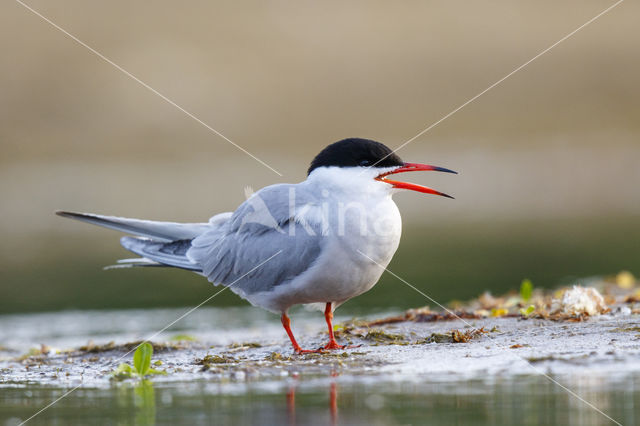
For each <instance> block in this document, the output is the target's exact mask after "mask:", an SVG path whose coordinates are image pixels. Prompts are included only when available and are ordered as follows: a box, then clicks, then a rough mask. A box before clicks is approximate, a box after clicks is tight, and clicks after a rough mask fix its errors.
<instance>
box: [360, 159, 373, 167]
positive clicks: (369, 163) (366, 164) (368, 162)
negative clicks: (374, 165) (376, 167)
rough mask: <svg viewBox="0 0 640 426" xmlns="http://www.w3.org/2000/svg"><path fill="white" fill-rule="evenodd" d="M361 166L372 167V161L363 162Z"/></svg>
mask: <svg viewBox="0 0 640 426" xmlns="http://www.w3.org/2000/svg"><path fill="white" fill-rule="evenodd" d="M360 165H361V166H363V167H368V166H370V165H371V161H369V160H362V161H361V162H360Z"/></svg>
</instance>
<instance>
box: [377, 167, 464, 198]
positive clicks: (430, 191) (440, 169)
mask: <svg viewBox="0 0 640 426" xmlns="http://www.w3.org/2000/svg"><path fill="white" fill-rule="evenodd" d="M427 170H428V171H435V172H445V173H455V174H457V172H454V171H453V170H449V169H445V168H444V167H437V166H430V165H428V164H420V163H404V166H402V167H399V168H397V169H395V170H392V171H390V172H386V173H382V174H380V175H378V176H376V177H375V179H376V180H378V181H380V182H385V183H388V184H391V185H393V187H394V188H400V189H410V190H411V191H417V192H422V193H425V194H435V195H442V196H443V197H447V198H453V197H452V196H451V195H447V194H445V193H444V192H440V191H436V190H435V189H431V188H428V187H426V186H422V185H417V184H415V183H408V182H398V181H395V180H389V179H387V176H389V175H394V174H396V173H404V172H418V171H427Z"/></svg>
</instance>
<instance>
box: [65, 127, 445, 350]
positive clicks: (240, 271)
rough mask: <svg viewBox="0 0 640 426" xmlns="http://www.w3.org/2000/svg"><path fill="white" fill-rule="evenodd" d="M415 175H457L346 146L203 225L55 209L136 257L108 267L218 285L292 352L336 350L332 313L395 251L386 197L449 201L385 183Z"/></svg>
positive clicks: (393, 220)
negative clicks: (301, 340)
mask: <svg viewBox="0 0 640 426" xmlns="http://www.w3.org/2000/svg"><path fill="white" fill-rule="evenodd" d="M414 171H439V172H446V173H457V172H454V171H453V170H450V169H446V168H443V167H437V166H431V165H427V164H420V163H408V162H404V161H403V160H401V159H400V157H399V156H398V155H397V154H396V153H395V152H394V151H392V150H391V149H390V148H389V147H387V146H386V145H384V144H383V143H380V142H376V141H374V140H370V139H362V138H348V139H343V140H340V141H338V142H335V143H332V144H330V145H328V146H326V147H325V148H324V149H322V150H321V151H320V153H319V154H318V155H316V156H315V158H313V160H312V161H311V164H310V166H309V168H308V170H307V177H306V179H305V180H304V181H302V182H300V183H296V184H286V183H282V184H274V185H270V186H266V187H264V188H262V189H260V190H258V191H256V192H255V193H253V194H251V195H250V196H249V197H248V198H247V199H246V200H245V201H244V202H243V203H242V204H240V206H238V208H237V209H236V210H235V211H233V212H225V213H219V214H216V215H214V216H213V217H211V218H210V219H209V221H208V222H204V223H176V222H159V221H151V220H140V219H130V218H124V217H117V216H105V215H99V214H92V213H77V212H70V211H57V212H56V214H58V215H59V216H63V217H67V218H72V219H77V220H81V221H84V222H88V223H90V224H94V225H99V226H103V227H106V228H110V229H114V230H117V231H121V232H124V233H125V234H128V235H127V236H124V237H122V238H121V239H120V243H121V244H122V246H123V247H124V248H125V249H127V250H129V251H130V252H132V253H134V254H136V255H138V256H139V257H136V258H132V259H121V260H119V261H118V263H117V265H114V266H115V267H151V266H154V267H157V266H164V267H174V268H180V269H185V270H188V271H193V272H195V273H197V274H200V275H202V276H204V277H206V278H207V279H208V281H210V282H211V283H213V284H214V285H216V286H218V285H222V286H224V287H226V288H228V289H230V290H232V291H233V292H234V293H236V294H237V295H239V296H240V297H241V298H243V299H245V300H247V301H248V302H250V303H251V304H252V305H254V306H257V307H261V308H263V309H266V310H268V311H271V312H273V313H276V314H279V315H280V319H281V322H282V326H283V327H284V329H285V331H286V333H287V335H288V337H289V339H290V341H291V345H292V346H293V350H294V352H295V353H296V354H302V353H307V352H318V351H324V350H332V349H344V348H345V347H347V346H346V345H340V344H339V343H338V342H337V340H336V338H335V336H334V331H333V325H332V320H333V313H334V311H335V309H336V308H337V307H338V306H340V305H341V304H343V303H344V302H346V301H347V300H349V299H351V298H353V297H356V296H359V295H361V294H363V293H365V292H366V291H368V290H370V289H371V288H372V287H373V286H374V285H375V284H376V283H377V282H378V280H379V278H380V276H381V275H382V273H383V272H384V270H385V269H386V267H387V265H388V264H389V262H390V261H391V258H392V257H393V255H394V253H395V252H396V249H397V248H398V245H399V242H400V236H401V229H402V221H401V216H400V212H399V210H398V207H397V206H396V204H395V202H394V201H393V199H392V195H393V194H395V193H397V192H398V191H401V190H411V191H416V192H420V193H425V194H435V195H440V196H444V197H448V198H453V197H451V196H450V195H447V194H445V193H443V192H440V191H436V190H435V189H431V188H428V187H426V186H422V185H417V184H413V183H408V182H401V181H396V180H391V179H389V176H391V175H394V174H397V173H403V172H414ZM294 305H310V306H311V307H315V308H318V307H320V308H321V309H322V308H324V316H325V321H326V324H327V327H328V335H329V342H328V343H327V344H326V345H325V346H322V347H320V348H318V349H302V348H301V346H300V345H299V344H298V342H297V341H296V339H295V337H294V334H293V332H292V330H291V320H290V318H289V316H288V310H289V308H290V307H292V306H294Z"/></svg>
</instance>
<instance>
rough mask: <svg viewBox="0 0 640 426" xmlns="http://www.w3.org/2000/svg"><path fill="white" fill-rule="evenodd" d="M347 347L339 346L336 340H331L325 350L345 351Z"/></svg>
mask: <svg viewBox="0 0 640 426" xmlns="http://www.w3.org/2000/svg"><path fill="white" fill-rule="evenodd" d="M346 347H347V345H339V344H338V342H336V341H335V340H329V343H327V344H326V345H325V346H324V348H323V349H344V348H346Z"/></svg>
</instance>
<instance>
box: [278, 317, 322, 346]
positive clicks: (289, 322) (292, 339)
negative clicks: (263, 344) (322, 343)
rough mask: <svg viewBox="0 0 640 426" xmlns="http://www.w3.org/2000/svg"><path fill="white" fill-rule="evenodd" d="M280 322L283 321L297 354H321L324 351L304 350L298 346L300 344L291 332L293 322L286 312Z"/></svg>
mask: <svg viewBox="0 0 640 426" xmlns="http://www.w3.org/2000/svg"><path fill="white" fill-rule="evenodd" d="M280 320H281V321H282V326H283V327H284V329H285V331H286V332H287V335H288V336H289V339H291V344H292V345H293V350H294V351H295V353H297V354H308V353H314V352H320V351H321V350H322V349H315V350H308V349H302V348H301V347H300V345H299V344H298V342H296V338H295V337H293V332H292V331H291V320H290V319H289V317H288V316H287V314H286V312H283V313H282V316H281V317H280Z"/></svg>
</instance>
